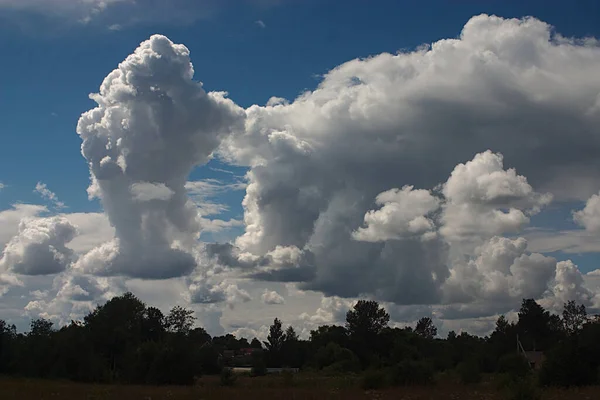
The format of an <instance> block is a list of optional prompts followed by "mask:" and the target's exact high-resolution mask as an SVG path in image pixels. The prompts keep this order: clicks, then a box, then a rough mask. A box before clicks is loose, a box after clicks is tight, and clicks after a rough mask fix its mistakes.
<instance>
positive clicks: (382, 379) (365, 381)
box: [360, 369, 386, 390]
mask: <svg viewBox="0 0 600 400" xmlns="http://www.w3.org/2000/svg"><path fill="white" fill-rule="evenodd" d="M360 386H361V388H362V389H364V390H371V389H381V388H384V387H385V386H386V376H385V372H384V371H382V370H377V369H373V370H368V371H366V372H365V373H364V375H363V377H362V379H361V382H360Z"/></svg>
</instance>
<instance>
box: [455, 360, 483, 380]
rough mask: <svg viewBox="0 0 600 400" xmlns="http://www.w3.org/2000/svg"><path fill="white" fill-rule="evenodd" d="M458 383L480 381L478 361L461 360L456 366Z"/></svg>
mask: <svg viewBox="0 0 600 400" xmlns="http://www.w3.org/2000/svg"><path fill="white" fill-rule="evenodd" d="M456 370H457V372H458V378H459V380H460V383H462V384H464V385H471V384H474V383H479V382H481V371H480V369H479V363H477V361H475V360H469V361H463V362H461V363H460V364H458V366H457V367H456Z"/></svg>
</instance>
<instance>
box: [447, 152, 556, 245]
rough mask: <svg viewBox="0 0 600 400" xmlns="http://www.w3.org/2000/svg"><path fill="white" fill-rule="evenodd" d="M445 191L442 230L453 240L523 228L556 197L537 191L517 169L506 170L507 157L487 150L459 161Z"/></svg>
mask: <svg viewBox="0 0 600 400" xmlns="http://www.w3.org/2000/svg"><path fill="white" fill-rule="evenodd" d="M442 193H443V194H444V196H445V198H446V199H447V201H446V203H445V206H444V213H443V216H442V223H443V227H442V228H441V233H442V234H443V235H444V236H446V237H448V238H449V239H461V238H464V237H465V236H466V237H473V236H481V235H485V236H489V235H499V234H504V233H515V232H519V231H521V230H522V229H523V228H524V227H525V226H526V225H527V224H528V223H529V215H533V214H536V213H538V212H539V211H540V209H541V208H542V207H544V206H546V205H547V204H549V203H550V201H551V200H552V195H551V194H539V193H536V192H535V191H534V190H533V188H532V187H531V185H529V183H528V182H527V179H526V178H525V177H524V176H522V175H517V173H516V171H515V169H514V168H510V169H507V170H504V165H503V156H502V155H501V154H496V153H492V152H491V151H489V150H488V151H486V152H484V153H479V154H477V155H475V157H474V158H473V160H472V161H469V162H467V163H465V164H458V165H457V166H456V167H455V168H454V170H453V171H452V174H451V175H450V178H448V181H447V182H446V183H445V184H444V186H443V189H442Z"/></svg>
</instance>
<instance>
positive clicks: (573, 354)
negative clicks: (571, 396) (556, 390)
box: [539, 341, 596, 387]
mask: <svg viewBox="0 0 600 400" xmlns="http://www.w3.org/2000/svg"><path fill="white" fill-rule="evenodd" d="M539 377H540V383H541V384H542V385H543V386H563V387H569V386H583V385H591V384H593V383H594V382H595V381H596V370H595V368H592V366H591V365H590V363H589V362H587V361H586V357H585V354H584V353H583V352H582V351H581V350H580V349H579V348H578V347H577V343H575V342H570V341H569V342H565V343H561V344H560V345H558V346H557V347H556V348H554V349H553V350H552V351H551V352H549V353H548V355H547V357H546V360H545V361H544V364H543V365H542V369H541V370H540V375H539Z"/></svg>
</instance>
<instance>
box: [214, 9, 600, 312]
mask: <svg viewBox="0 0 600 400" xmlns="http://www.w3.org/2000/svg"><path fill="white" fill-rule="evenodd" d="M598 67H600V48H598V47H597V46H596V45H595V44H594V43H593V42H590V41H586V42H583V41H579V40H574V39H565V38H563V37H559V36H557V35H555V34H553V32H552V28H551V27H550V26H549V25H547V24H546V23H544V22H542V21H539V20H537V19H535V18H524V19H503V18H499V17H494V16H488V15H479V16H476V17H473V18H471V19H470V20H469V21H468V22H467V24H466V25H465V26H464V28H463V30H462V32H461V34H460V36H459V37H458V38H456V39H444V40H440V41H437V42H435V43H433V44H432V45H431V46H422V47H419V48H418V49H417V50H415V51H412V52H400V53H398V54H386V53H384V54H379V55H376V56H373V57H370V58H367V59H356V60H352V61H349V62H347V63H344V64H342V65H340V66H338V67H336V68H334V69H333V70H331V71H329V72H328V73H326V74H325V75H324V77H323V80H322V82H321V83H320V84H319V86H318V87H317V88H316V89H315V90H312V91H308V92H305V93H303V94H302V95H300V96H299V97H298V98H296V99H295V100H293V101H284V100H281V99H280V100H274V101H270V102H269V103H267V105H265V106H258V105H254V106H251V107H249V108H248V109H247V110H246V124H245V129H244V130H242V131H239V132H237V133H236V134H234V135H232V136H228V137H225V139H224V141H223V144H222V146H221V147H220V149H219V151H220V156H221V157H222V158H223V159H225V160H228V161H229V162H231V163H235V164H237V165H241V166H245V167H248V168H249V171H248V173H247V175H246V177H247V180H248V186H247V188H246V196H245V198H244V201H243V207H244V223H245V226H246V229H245V232H244V234H243V235H242V236H240V237H239V238H238V239H237V240H236V241H235V246H237V247H238V248H239V251H238V253H239V254H251V255H253V256H254V258H255V259H256V260H265V259H268V254H269V253H270V252H272V251H274V250H275V249H276V248H295V249H298V252H299V254H303V255H310V258H311V262H310V263H309V264H310V265H312V266H314V270H313V271H314V272H313V273H312V274H310V275H309V274H307V275H305V276H303V277H301V283H300V288H301V289H303V290H307V289H310V290H316V291H321V292H323V293H324V294H325V295H326V296H330V297H331V296H338V297H345V298H354V297H358V296H365V295H366V296H372V297H374V298H376V299H378V300H381V301H387V302H392V303H396V304H401V305H412V304H432V305H435V304H443V303H445V302H449V301H453V300H451V299H452V298H465V299H470V300H469V301H475V298H476V297H477V296H483V298H485V299H486V304H485V305H484V306H485V307H487V308H488V310H492V309H494V307H495V309H498V308H503V309H506V308H507V307H508V309H511V308H512V307H514V306H515V304H514V302H515V301H517V300H516V299H517V298H518V296H519V295H522V294H535V295H539V296H544V293H545V291H546V290H548V289H549V285H550V284H551V281H552V279H553V277H554V275H555V273H554V272H555V268H556V261H555V260H553V259H551V258H547V257H545V256H543V255H541V254H536V253H532V252H531V251H529V250H527V247H526V246H525V248H522V245H520V244H515V243H513V244H511V243H512V242H503V241H502V239H501V238H502V236H503V235H509V234H510V235H514V234H515V233H520V232H522V230H523V229H524V228H525V227H526V226H527V225H528V224H529V220H530V217H531V216H532V215H534V214H536V213H538V212H539V211H540V210H541V209H543V208H544V207H545V206H546V205H547V204H548V203H549V202H550V201H551V199H554V201H557V202H561V201H564V200H570V199H587V198H588V197H589V196H590V195H592V194H593V193H597V190H598V189H597V188H598V187H599V186H600V178H599V177H598V175H597V171H598V168H599V167H600V164H599V161H598V158H597V154H598V152H599V151H600V148H599V147H598V146H599V145H598V143H599V142H598V141H597V140H595V139H594V138H596V137H597V136H598V135H599V131H598V126H600V125H598V122H600V108H598V107H597V105H598V104H599V100H598V93H599V92H600V78H599V77H598V75H597V74H596V72H595V71H597V69H598ZM565 132H569V134H568V135H567V134H565ZM517 171H518V173H517ZM449 173H450V177H449V178H448V174H449ZM525 177H527V178H525ZM407 187H409V188H411V189H410V190H408V189H403V188H407ZM393 188H399V189H393ZM534 188H535V189H534ZM378 196H380V197H378ZM418 196H422V199H423V202H420V201H416V200H415V198H417V197H418ZM436 199H438V200H439V203H440V206H439V207H436V206H435V204H434V203H435V202H436V201H437V200H436ZM415 202H416V203H417V204H419V206H423V207H422V209H420V210H418V212H417V211H416V209H415V207H414V206H412V204H414V203H415ZM408 204H411V207H408V206H407V205H408ZM352 232H354V234H352ZM434 233H437V234H435V235H434ZM423 234H426V235H425V237H423ZM495 237H496V238H497V239H494V238H495ZM357 238H359V239H362V240H356V239H357ZM423 239H427V240H423ZM510 240H518V239H510ZM511 247H515V248H516V249H518V251H517V250H514V254H515V256H514V257H513V258H510V257H509V258H508V259H507V260H504V261H503V262H502V263H501V262H500V261H498V264H497V267H498V268H500V267H501V268H503V269H502V270H500V271H495V270H493V268H492V267H490V266H488V265H486V264H485V263H483V258H484V254H485V251H484V249H486V248H487V249H488V251H492V252H493V251H500V252H502V251H508V249H510V248H511ZM477 249H479V250H477ZM493 249H496V250H493ZM245 257H246V259H249V258H251V257H248V256H245ZM491 259H493V257H492V258H491ZM267 265H268V266H266V267H265V266H259V267H255V268H257V269H259V270H264V269H271V270H273V271H277V272H278V271H279V269H278V268H274V267H273V266H272V265H271V264H270V263H269V262H268V263H267ZM293 266H295V267H298V266H300V262H297V263H296V264H293V265H292V266H288V269H289V270H290V271H294V268H293ZM290 267H292V268H290ZM470 269H474V271H475V272H476V273H477V276H480V277H482V278H485V279H486V280H488V281H489V286H486V285H488V283H486V284H484V285H481V284H479V283H477V282H475V283H473V284H472V285H471V286H469V285H467V284H465V285H463V286H461V285H458V287H457V288H454V289H455V290H449V286H448V287H446V286H445V284H446V281H450V282H452V281H453V278H452V276H453V275H452V274H455V275H460V273H464V274H466V272H464V270H470ZM496 275H497V276H496ZM253 277H254V278H258V279H265V278H270V279H273V280H282V281H283V280H285V278H288V275H287V274H279V275H276V274H273V273H271V274H270V275H267V276H265V274H264V273H260V272H259V273H257V274H254V275H253ZM519 279H525V280H527V281H526V282H525V284H520V283H519ZM496 285H497V287H496ZM453 291H455V293H454V294H453V295H452V296H450V294H449V293H450V292H453ZM496 302H497V303H496Z"/></svg>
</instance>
